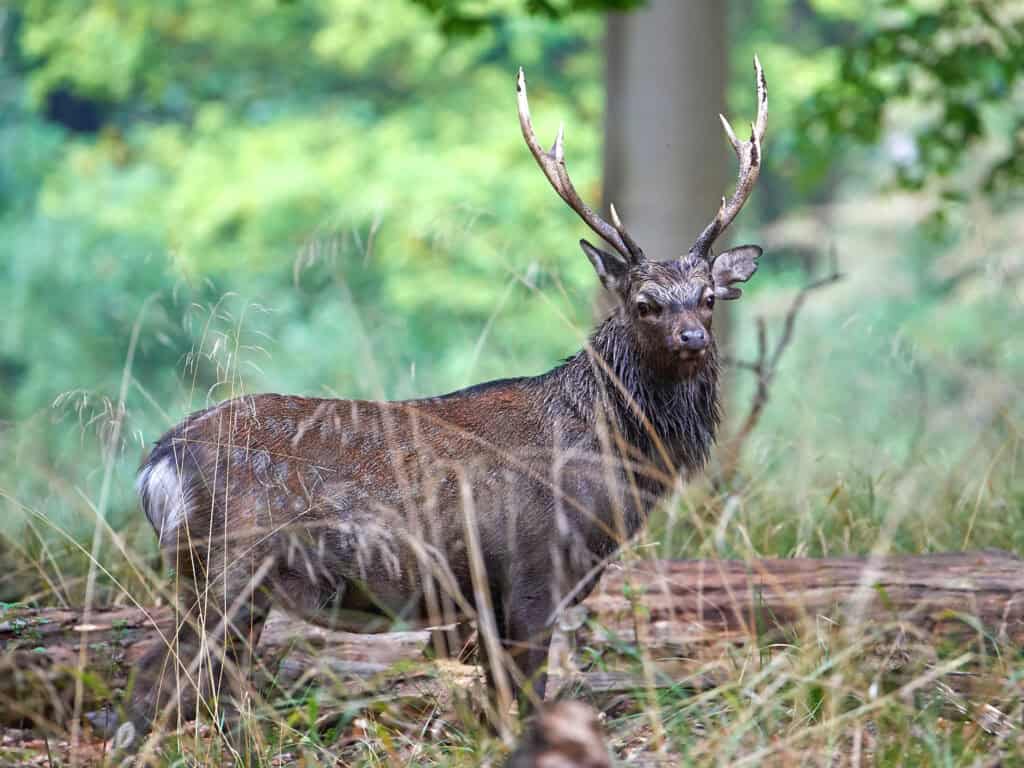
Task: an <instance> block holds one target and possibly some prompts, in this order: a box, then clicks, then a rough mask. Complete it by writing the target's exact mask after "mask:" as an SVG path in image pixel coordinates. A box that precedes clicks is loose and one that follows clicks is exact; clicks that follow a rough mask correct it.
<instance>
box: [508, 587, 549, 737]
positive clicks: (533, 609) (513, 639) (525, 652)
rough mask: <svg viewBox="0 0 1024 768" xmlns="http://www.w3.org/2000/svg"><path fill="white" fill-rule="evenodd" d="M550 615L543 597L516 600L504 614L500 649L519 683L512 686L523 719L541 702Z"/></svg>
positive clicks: (545, 677) (545, 683) (547, 604)
mask: <svg viewBox="0 0 1024 768" xmlns="http://www.w3.org/2000/svg"><path fill="white" fill-rule="evenodd" d="M550 613H551V602H550V600H547V599H544V598H541V599H538V598H533V599H522V598H519V599H517V600H515V601H514V603H513V605H512V606H511V607H510V609H509V610H508V611H507V614H508V620H507V622H508V626H507V632H506V634H507V636H508V637H507V639H506V640H505V642H504V647H505V650H506V652H507V653H508V655H509V656H510V657H511V659H512V662H513V664H514V665H515V667H516V670H517V671H518V673H519V678H520V679H521V681H522V683H521V685H520V686H517V687H516V698H517V700H518V702H519V714H520V717H527V716H528V715H530V714H531V713H532V711H533V709H534V707H535V706H537V705H539V704H540V703H541V702H543V701H544V689H545V687H546V685H547V670H546V669H545V665H546V664H547V660H548V646H549V645H550V644H551V628H550V627H549V626H547V618H548V616H549V615H550Z"/></svg>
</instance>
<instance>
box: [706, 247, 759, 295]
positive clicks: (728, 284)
mask: <svg viewBox="0 0 1024 768" xmlns="http://www.w3.org/2000/svg"><path fill="white" fill-rule="evenodd" d="M760 256H761V247H760V246H757V245H740V246H737V247H736V248H730V249H729V250H728V251H724V252H722V253H720V254H718V257H717V258H716V259H715V263H714V265H713V266H712V267H711V277H712V279H713V280H714V281H715V297H716V298H719V299H738V298H739V297H740V296H742V295H743V291H741V290H740V289H739V288H736V287H734V284H735V283H745V282H747V280H749V279H750V277H751V276H752V275H753V274H754V273H755V272H757V260H758V258H759V257H760Z"/></svg>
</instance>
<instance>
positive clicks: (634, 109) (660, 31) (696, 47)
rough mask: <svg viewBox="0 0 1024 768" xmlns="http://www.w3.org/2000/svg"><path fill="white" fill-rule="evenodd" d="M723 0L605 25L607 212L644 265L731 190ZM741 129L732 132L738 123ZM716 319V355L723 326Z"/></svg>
mask: <svg viewBox="0 0 1024 768" xmlns="http://www.w3.org/2000/svg"><path fill="white" fill-rule="evenodd" d="M726 10H727V8H726V3H725V2H724V0H686V2H680V0H651V1H650V2H649V3H648V4H647V5H646V6H645V7H643V8H642V9H640V10H637V11H634V12H631V13H623V14H610V15H609V16H608V30H607V39H606V48H607V72H606V85H607V106H606V109H605V147H604V203H605V205H604V209H605V210H607V208H608V204H609V203H615V207H616V209H618V211H619V214H620V215H621V216H622V219H623V222H624V223H625V224H626V226H627V228H628V229H629V231H630V233H631V234H633V236H634V237H636V238H637V241H638V242H639V243H640V245H641V246H642V247H643V249H644V251H645V252H646V253H647V255H648V257H650V258H654V259H659V260H662V259H668V258H672V257H675V256H680V255H682V254H683V253H685V252H686V250H687V249H688V248H689V247H690V245H691V244H692V243H693V240H694V239H695V238H696V237H697V235H698V234H699V233H700V231H701V229H702V228H703V227H704V225H705V224H707V222H708V221H710V219H711V218H712V216H714V214H715V211H716V210H717V206H718V201H719V198H720V197H721V195H722V194H724V193H725V192H726V186H727V184H728V183H729V178H728V177H729V166H728V146H727V144H726V141H725V139H724V136H723V133H722V127H721V124H720V123H719V121H718V114H719V113H720V112H723V113H724V112H725V82H726V73H727V55H726V54H727V52H726V35H725V32H726ZM741 123H742V121H740V122H739V123H737V124H741ZM723 309H724V308H719V309H718V310H716V312H715V338H716V339H717V340H718V342H719V346H720V347H721V346H722V344H723V341H724V339H725V335H726V331H727V327H728V323H727V322H726V321H727V318H726V316H725V314H724V312H723V311H722V310H723Z"/></svg>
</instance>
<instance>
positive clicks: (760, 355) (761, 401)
mask: <svg viewBox="0 0 1024 768" xmlns="http://www.w3.org/2000/svg"><path fill="white" fill-rule="evenodd" d="M829 261H830V269H829V273H828V274H827V275H825V276H824V277H820V278H818V279H816V280H812V281H811V282H809V283H807V284H806V285H805V286H804V287H803V288H801V289H800V291H799V293H797V295H796V296H795V297H794V298H793V301H792V303H791V304H790V305H789V309H788V310H787V311H786V317H785V319H784V320H783V323H782V333H781V334H780V335H779V338H778V340H777V341H776V342H775V345H774V347H773V348H772V349H771V351H770V352H769V349H768V340H767V335H768V334H767V330H766V323H765V320H764V318H763V317H758V318H757V357H756V358H755V359H754V360H753V361H747V360H731V361H729V362H730V363H731V365H732V366H733V367H735V368H740V369H743V370H746V371H750V372H752V373H753V374H754V375H755V376H756V378H757V384H756V389H755V390H754V396H753V398H752V399H751V401H750V409H749V411H748V412H747V416H746V418H745V419H744V420H743V424H742V425H741V426H740V428H739V430H737V432H736V434H735V435H734V436H733V437H732V438H731V439H730V440H729V441H728V443H727V448H726V454H725V459H724V460H723V466H722V474H721V481H722V482H723V484H725V485H729V484H731V483H732V480H733V478H734V477H735V476H736V471H737V469H738V467H739V459H740V456H741V455H742V454H743V447H744V445H745V444H746V442H747V440H748V438H749V437H750V435H751V433H752V432H753V431H754V430H755V429H756V428H757V425H758V423H759V422H760V420H761V416H762V414H763V413H764V409H765V406H767V405H768V400H769V398H770V396H771V387H772V383H773V382H774V381H775V374H776V373H777V372H778V369H779V362H780V361H781V360H782V356H783V354H785V352H786V349H787V348H788V347H789V345H790V343H791V342H792V341H793V332H794V330H795V329H796V319H797V316H798V315H799V314H800V310H801V309H802V308H803V306H804V303H805V302H806V301H807V298H808V296H810V295H811V294H812V293H813V292H814V291H817V290H819V289H821V288H824V287H826V286H829V285H832V284H833V283H837V282H839V281H840V280H842V279H843V275H842V273H841V272H840V271H839V264H838V260H837V258H836V253H835V250H834V249H833V250H832V251H831V253H830V259H829Z"/></svg>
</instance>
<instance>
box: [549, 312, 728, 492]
mask: <svg viewBox="0 0 1024 768" xmlns="http://www.w3.org/2000/svg"><path fill="white" fill-rule="evenodd" d="M557 374H558V376H557V379H558V380H559V383H560V385H561V389H562V392H563V394H564V396H565V397H566V398H567V399H568V400H569V402H570V405H571V407H572V408H573V410H574V411H575V412H576V413H577V415H578V416H579V417H580V418H582V419H584V420H585V421H586V423H590V424H599V423H606V424H608V426H609V427H611V428H612V429H613V430H616V431H617V432H618V433H619V434H620V435H621V436H622V437H623V438H625V440H626V442H627V443H628V444H629V445H630V446H631V447H632V448H633V449H634V450H635V451H638V452H640V453H641V454H642V455H643V456H644V457H645V458H646V459H647V460H648V461H650V462H652V463H655V464H656V465H658V466H661V467H664V465H665V463H666V460H667V461H668V462H670V463H671V467H669V468H668V469H670V470H671V471H672V472H673V473H677V472H678V473H684V474H685V475H689V474H691V473H693V472H694V471H696V470H699V469H701V468H702V467H703V466H704V464H705V463H706V461H707V458H708V455H709V454H710V452H711V447H712V445H713V444H714V441H715V433H716V431H717V429H718V424H719V421H720V418H721V413H720V408H719V403H718V358H717V352H716V350H715V347H714V344H713V343H712V346H711V348H710V349H709V350H708V358H707V361H706V362H705V364H704V365H703V366H702V367H701V368H700V369H699V370H698V371H696V372H695V373H694V374H693V375H692V376H688V377H686V378H667V377H664V376H660V375H658V374H657V373H656V372H655V371H654V370H653V369H652V368H651V367H650V366H649V365H646V364H645V363H644V361H643V359H642V358H641V355H640V349H639V346H638V344H637V341H636V339H635V337H634V335H633V331H632V327H631V325H630V324H629V322H628V321H627V319H626V318H624V317H623V316H622V314H621V311H619V312H615V313H613V314H612V315H611V316H609V317H608V318H607V319H605V320H604V321H603V322H602V323H601V324H600V325H599V326H598V327H597V329H596V330H595V331H594V333H593V335H592V336H591V339H590V344H589V345H588V347H587V348H586V349H583V350H581V351H580V352H578V353H577V354H576V355H575V356H574V357H572V358H570V359H569V360H568V361H567V362H566V364H565V365H564V366H562V367H561V368H560V369H558V370H557Z"/></svg>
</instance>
